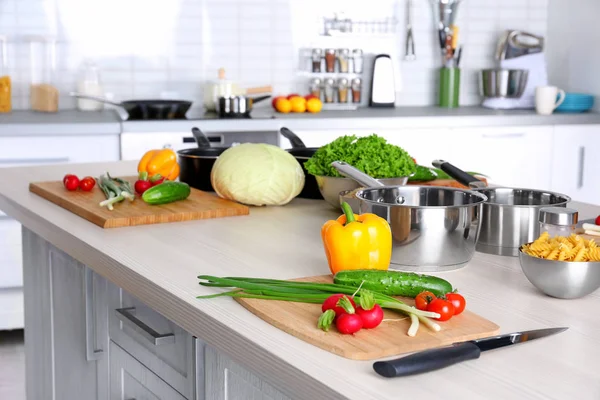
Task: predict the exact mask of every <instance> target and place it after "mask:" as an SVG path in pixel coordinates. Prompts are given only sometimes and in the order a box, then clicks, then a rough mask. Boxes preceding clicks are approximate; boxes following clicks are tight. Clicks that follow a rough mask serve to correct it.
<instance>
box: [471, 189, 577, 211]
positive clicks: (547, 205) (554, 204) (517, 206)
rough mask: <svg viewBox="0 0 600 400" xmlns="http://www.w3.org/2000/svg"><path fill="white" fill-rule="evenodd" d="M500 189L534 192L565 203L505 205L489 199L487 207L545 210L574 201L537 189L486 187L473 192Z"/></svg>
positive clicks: (564, 195)
mask: <svg viewBox="0 0 600 400" xmlns="http://www.w3.org/2000/svg"><path fill="white" fill-rule="evenodd" d="M498 189H504V190H507V191H512V192H514V191H517V190H521V191H525V192H532V193H540V194H548V195H551V196H555V197H558V198H561V199H564V201H561V202H558V203H553V204H504V203H495V202H491V201H490V200H489V199H488V200H486V202H485V204H486V205H490V206H494V207H501V208H504V207H511V208H543V207H560V206H563V205H567V204H568V203H570V202H571V201H572V199H571V197H570V196H567V195H566V194H563V193H558V192H553V191H550V190H537V189H528V188H517V187H509V186H498V187H485V188H474V189H473V191H475V192H480V191H486V190H491V191H496V190H498Z"/></svg>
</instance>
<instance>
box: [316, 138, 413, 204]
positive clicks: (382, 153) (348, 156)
mask: <svg viewBox="0 0 600 400" xmlns="http://www.w3.org/2000/svg"><path fill="white" fill-rule="evenodd" d="M334 161H344V162H347V163H348V164H350V165H352V166H354V167H355V168H358V169H359V170H361V171H362V172H364V173H366V174H368V175H370V176H372V177H373V178H375V179H378V180H380V181H381V182H382V183H383V184H385V185H405V184H406V182H407V181H408V177H410V176H411V175H412V174H414V173H415V171H416V169H417V166H416V164H415V162H414V160H413V158H412V157H411V156H410V155H409V154H408V153H407V152H406V151H405V150H404V149H402V148H401V147H399V146H395V145H392V144H389V143H388V142H387V141H386V140H385V139H384V138H382V137H380V136H377V135H376V134H372V135H369V136H364V137H360V138H359V137H356V136H355V135H347V136H341V137H339V138H337V139H336V140H334V141H333V142H331V143H329V144H327V145H325V146H323V147H321V148H319V149H318V150H317V151H316V152H315V154H314V155H313V156H312V157H311V158H309V159H308V160H307V161H306V162H305V163H304V167H305V168H306V170H307V171H308V173H309V174H311V175H314V176H315V178H316V180H317V184H318V186H319V190H320V191H321V194H322V195H323V198H324V199H325V200H326V201H327V202H328V203H329V204H331V205H332V206H334V207H336V208H339V207H340V197H339V194H340V192H343V191H349V190H353V189H356V188H358V187H360V185H359V184H358V183H357V182H355V181H354V180H353V179H350V178H345V177H343V176H342V175H341V174H340V173H339V172H338V171H337V170H336V169H335V168H333V167H332V166H331V163H332V162H334Z"/></svg>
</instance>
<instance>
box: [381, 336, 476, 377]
mask: <svg viewBox="0 0 600 400" xmlns="http://www.w3.org/2000/svg"><path fill="white" fill-rule="evenodd" d="M480 354H481V350H479V347H477V345H476V344H474V343H471V342H465V343H461V344H457V345H454V346H449V347H443V348H440V349H431V350H426V351H421V352H419V353H415V354H411V355H410V356H406V357H402V358H397V359H395V360H389V361H377V362H376V363H374V364H373V369H374V370H375V372H377V373H378V374H379V375H381V376H385V377H386V378H394V377H397V376H409V375H416V374H421V373H423V372H429V371H435V370H437V369H442V368H445V367H449V366H451V365H454V364H458V363H459V362H463V361H467V360H474V359H477V358H479V355H480Z"/></svg>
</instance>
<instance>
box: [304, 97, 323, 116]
mask: <svg viewBox="0 0 600 400" xmlns="http://www.w3.org/2000/svg"><path fill="white" fill-rule="evenodd" d="M322 108H323V103H322V102H321V100H320V99H317V98H312V99H308V101H307V102H306V111H308V112H311V113H318V112H321V109H322Z"/></svg>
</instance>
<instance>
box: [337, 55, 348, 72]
mask: <svg viewBox="0 0 600 400" xmlns="http://www.w3.org/2000/svg"><path fill="white" fill-rule="evenodd" d="M337 59H338V68H339V71H340V72H343V73H348V72H349V69H348V64H349V61H350V50H348V49H339V50H338V51H337Z"/></svg>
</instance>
